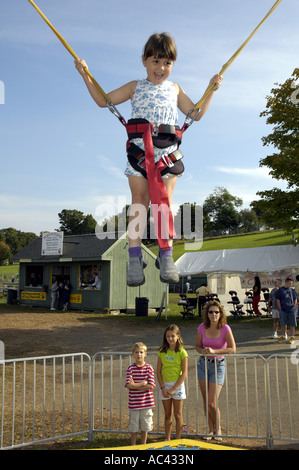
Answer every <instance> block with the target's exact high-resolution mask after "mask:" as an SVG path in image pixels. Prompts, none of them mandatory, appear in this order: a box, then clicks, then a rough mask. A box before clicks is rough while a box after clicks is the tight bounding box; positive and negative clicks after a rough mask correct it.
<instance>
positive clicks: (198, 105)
mask: <svg viewBox="0 0 299 470" xmlns="http://www.w3.org/2000/svg"><path fill="white" fill-rule="evenodd" d="M28 1H29V2H30V3H31V5H32V6H33V7H34V8H35V9H36V11H37V12H38V13H39V14H40V16H41V17H42V18H43V20H44V21H45V22H46V23H47V25H48V26H49V27H50V28H51V29H52V31H53V32H54V34H56V36H57V37H58V39H59V40H60V42H61V43H62V44H63V45H64V47H65V48H66V49H67V50H68V51H69V53H70V54H71V55H72V56H73V57H74V59H79V57H78V56H77V54H76V53H75V52H74V50H73V49H72V48H71V46H70V45H69V44H68V43H67V42H66V40H65V39H64V38H63V37H62V36H61V34H60V33H59V32H58V31H57V30H56V29H55V28H54V26H53V25H52V24H51V23H50V21H49V20H48V18H47V17H46V16H45V15H44V14H43V12H42V11H41V10H40V9H39V8H38V6H37V5H36V4H35V3H34V2H33V0H28ZM281 2H282V0H277V1H276V2H275V4H274V5H273V6H272V8H270V10H269V11H268V13H267V14H266V16H265V17H264V18H263V19H262V21H261V22H260V23H259V24H258V25H257V27H256V28H255V29H254V30H253V31H252V33H251V34H250V36H248V38H247V39H246V41H244V42H243V44H242V45H241V46H240V47H239V49H238V50H237V51H236V52H235V53H234V54H233V55H232V56H231V58H230V59H229V60H228V61H227V62H226V63H225V64H224V65H223V66H222V69H221V70H220V72H219V74H220V75H223V74H224V72H225V71H226V70H227V69H228V68H229V67H230V65H231V64H232V63H233V62H234V60H235V59H236V58H237V57H238V55H239V54H240V53H241V51H242V50H243V49H244V47H245V46H246V44H247V43H248V42H249V41H250V39H251V38H252V37H253V36H254V35H255V33H256V32H257V31H258V29H259V28H260V27H261V26H262V24H263V23H264V22H265V21H266V20H267V18H268V17H269V16H270V15H271V14H272V13H273V11H274V10H275V9H276V8H277V7H278V5H279V4H280V3H281ZM84 70H85V73H86V74H87V75H88V76H89V78H90V79H91V81H92V82H93V84H94V86H95V87H96V88H97V90H98V91H99V92H100V94H101V96H102V97H103V99H104V100H105V102H106V105H107V107H108V109H109V110H110V111H111V112H112V113H113V114H114V115H115V116H116V117H117V118H118V119H119V120H120V121H121V123H122V124H124V125H126V122H125V120H124V118H123V117H122V116H121V114H120V113H119V111H118V110H117V108H116V107H115V105H114V104H113V103H112V102H111V100H110V98H109V97H108V96H107V95H106V93H105V92H104V90H103V89H102V88H101V87H100V85H99V84H98V82H97V81H96V80H95V78H94V77H93V76H92V75H91V73H90V72H89V70H88V69H87V68H85V69H84ZM214 86H215V85H214V84H212V85H211V86H210V87H208V89H207V90H206V92H205V93H204V95H203V96H202V97H201V99H200V100H199V101H198V102H197V103H196V104H195V106H194V109H192V110H191V111H190V112H189V114H188V116H187V118H186V120H185V123H184V125H183V127H182V130H183V131H185V130H186V129H187V128H188V127H190V126H191V124H192V123H193V121H194V120H195V118H196V116H197V114H198V112H199V110H200V108H201V106H202V104H203V103H204V101H205V100H206V98H207V97H208V96H209V94H210V93H211V92H212V90H213V88H214ZM195 111H196V114H195V115H194V116H193V117H192V118H191V114H193V113H194V112H195Z"/></svg>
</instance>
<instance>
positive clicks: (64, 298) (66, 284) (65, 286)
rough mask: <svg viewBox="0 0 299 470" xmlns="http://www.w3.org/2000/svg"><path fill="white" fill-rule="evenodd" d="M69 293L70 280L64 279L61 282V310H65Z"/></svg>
mask: <svg viewBox="0 0 299 470" xmlns="http://www.w3.org/2000/svg"><path fill="white" fill-rule="evenodd" d="M70 295H71V285H70V281H69V280H66V281H65V282H64V284H63V291H62V301H63V311H64V312H65V311H66V310H67V308H68V305H69V302H70Z"/></svg>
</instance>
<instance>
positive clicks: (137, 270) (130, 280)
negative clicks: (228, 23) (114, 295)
mask: <svg viewBox="0 0 299 470" xmlns="http://www.w3.org/2000/svg"><path fill="white" fill-rule="evenodd" d="M146 264H147V263H146V261H145V260H144V259H143V258H142V257H141V258H139V257H138V256H133V257H131V258H130V259H129V266H128V271H127V285H128V286H130V287H136V286H141V285H142V284H144V283H145V277H144V273H143V270H144V268H145V267H146Z"/></svg>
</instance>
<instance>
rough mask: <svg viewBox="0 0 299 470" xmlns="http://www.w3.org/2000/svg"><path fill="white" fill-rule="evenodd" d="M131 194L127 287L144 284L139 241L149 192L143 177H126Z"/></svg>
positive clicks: (144, 225) (142, 230)
mask: <svg viewBox="0 0 299 470" xmlns="http://www.w3.org/2000/svg"><path fill="white" fill-rule="evenodd" d="M128 179H129V185H130V189H131V193H132V205H131V207H130V214H129V226H128V237H129V265H128V272H127V284H128V286H132V287H134V286H140V285H142V284H144V282H145V277H144V273H143V269H144V267H145V266H146V264H145V263H144V262H143V258H142V254H141V240H142V236H143V233H144V229H145V227H146V220H147V209H148V206H149V200H150V199H149V190H148V184H147V180H146V179H145V178H143V176H133V175H130V176H128Z"/></svg>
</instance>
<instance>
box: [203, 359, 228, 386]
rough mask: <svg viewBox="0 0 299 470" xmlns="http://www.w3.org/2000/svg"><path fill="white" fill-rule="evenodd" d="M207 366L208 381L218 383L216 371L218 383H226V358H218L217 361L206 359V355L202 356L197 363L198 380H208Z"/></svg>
mask: <svg viewBox="0 0 299 470" xmlns="http://www.w3.org/2000/svg"><path fill="white" fill-rule="evenodd" d="M206 366H207V379H208V382H212V383H216V377H215V371H216V372H217V385H223V384H224V378H225V360H224V359H223V360H220V361H219V360H217V359H216V367H215V362H210V361H208V360H207V361H206V360H205V358H204V357H200V358H199V360H198V363H197V377H198V380H206Z"/></svg>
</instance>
